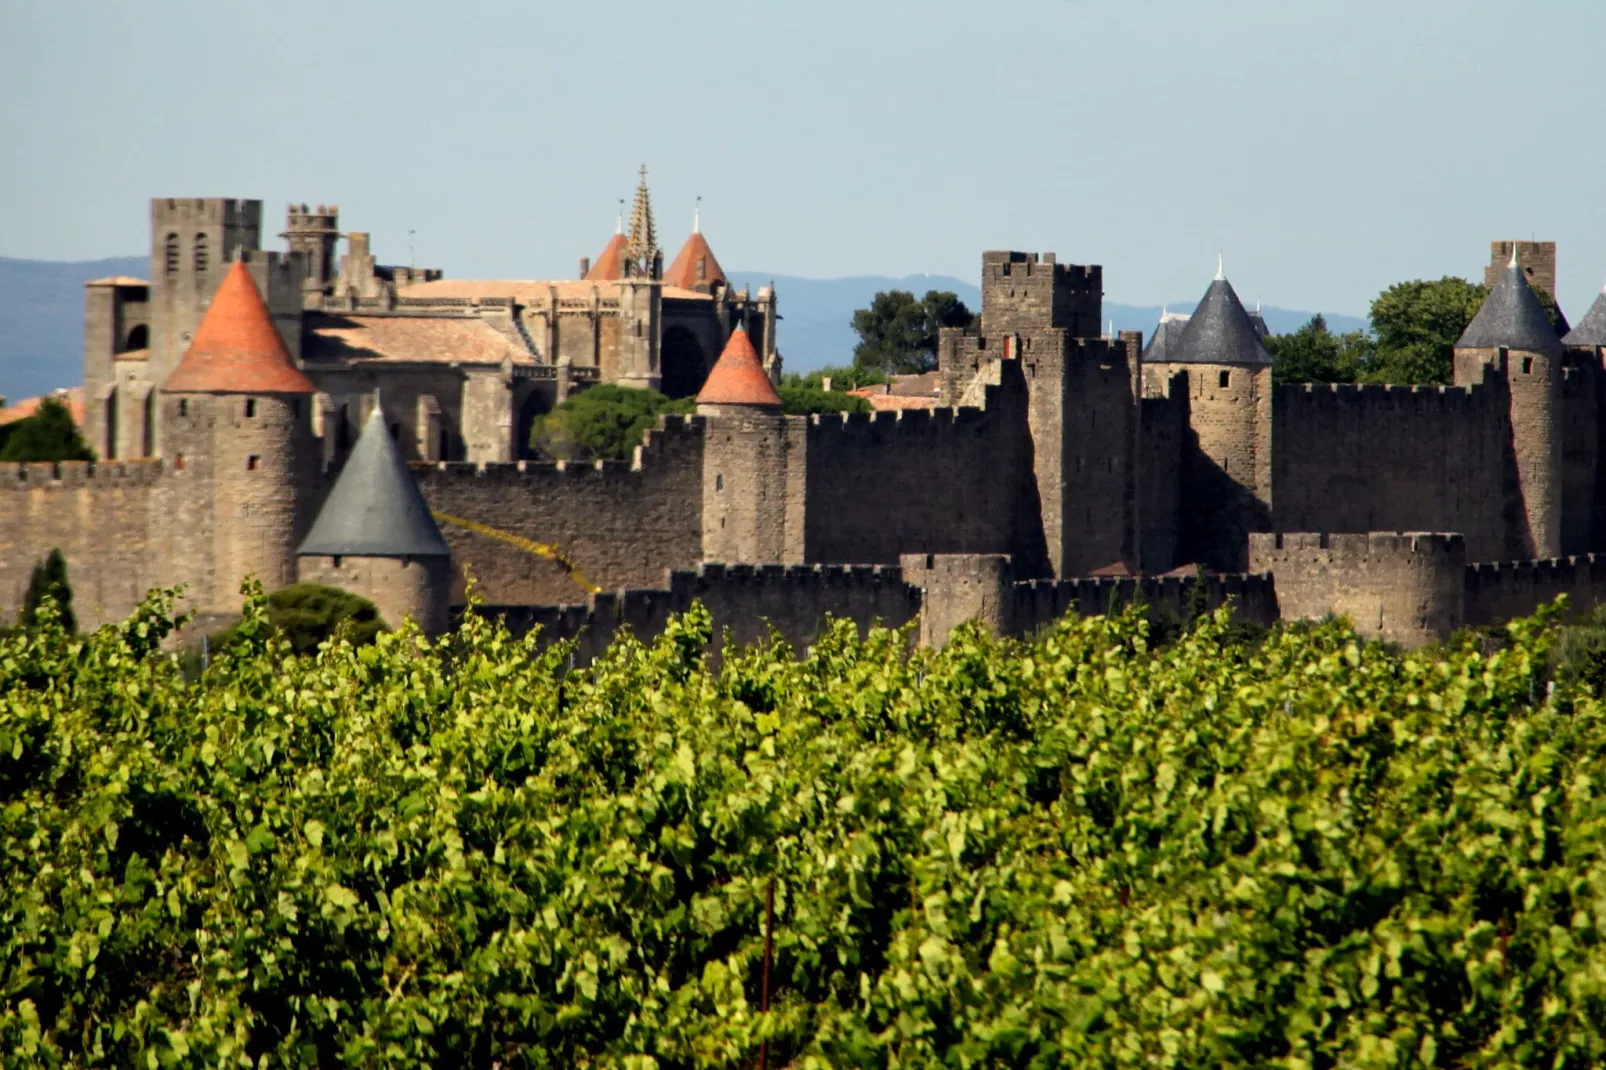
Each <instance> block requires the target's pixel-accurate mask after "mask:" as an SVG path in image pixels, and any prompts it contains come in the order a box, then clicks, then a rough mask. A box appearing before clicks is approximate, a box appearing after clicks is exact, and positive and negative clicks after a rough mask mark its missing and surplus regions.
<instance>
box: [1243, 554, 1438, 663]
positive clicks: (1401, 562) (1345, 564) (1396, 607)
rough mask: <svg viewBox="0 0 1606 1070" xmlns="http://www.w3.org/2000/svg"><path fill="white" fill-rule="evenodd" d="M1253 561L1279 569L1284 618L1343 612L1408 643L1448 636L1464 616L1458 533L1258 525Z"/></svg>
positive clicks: (1376, 633) (1375, 634)
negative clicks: (1262, 528)
mask: <svg viewBox="0 0 1606 1070" xmlns="http://www.w3.org/2000/svg"><path fill="white" fill-rule="evenodd" d="M1249 563H1250V568H1251V569H1252V570H1254V571H1256V572H1270V573H1272V574H1273V576H1274V577H1275V579H1276V587H1277V604H1278V607H1279V609H1280V612H1281V615H1282V618H1283V619H1284V620H1297V619H1300V618H1307V619H1319V618H1322V617H1326V616H1329V615H1338V616H1345V617H1348V618H1349V619H1350V621H1351V622H1352V623H1353V624H1354V626H1355V629H1356V631H1358V632H1360V633H1361V634H1362V635H1365V636H1368V637H1371V638H1377V639H1383V640H1386V641H1389V642H1395V643H1401V644H1404V645H1406V646H1421V645H1423V644H1425V643H1430V642H1433V641H1434V640H1437V639H1443V638H1445V637H1447V636H1448V635H1449V634H1450V633H1451V632H1453V631H1454V630H1455V629H1457V628H1459V627H1461V626H1462V624H1463V622H1464V620H1465V612H1464V608H1463V607H1464V597H1463V573H1464V571H1465V569H1466V541H1465V540H1464V539H1463V538H1462V537H1461V536H1460V535H1458V534H1442V533H1423V532H1404V533H1397V532H1381V531H1374V532H1362V533H1340V534H1321V533H1307V532H1300V533H1270V532H1265V533H1256V534H1252V535H1250V536H1249Z"/></svg>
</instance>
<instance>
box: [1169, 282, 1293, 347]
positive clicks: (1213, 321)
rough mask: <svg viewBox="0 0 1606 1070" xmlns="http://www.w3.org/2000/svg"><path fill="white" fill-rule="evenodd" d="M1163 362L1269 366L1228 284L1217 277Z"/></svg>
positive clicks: (1249, 323) (1250, 322) (1250, 325)
mask: <svg viewBox="0 0 1606 1070" xmlns="http://www.w3.org/2000/svg"><path fill="white" fill-rule="evenodd" d="M1168 348H1169V350H1170V351H1169V353H1168V354H1167V355H1166V359H1167V360H1170V361H1175V362H1177V363H1181V364H1270V363H1271V354H1270V353H1267V352H1266V347H1265V346H1263V345H1261V344H1260V332H1259V331H1257V330H1255V324H1254V322H1253V321H1252V320H1250V318H1249V313H1248V312H1246V311H1244V304H1243V302H1242V301H1240V300H1238V294H1237V293H1236V292H1235V291H1234V290H1233V288H1232V283H1230V282H1228V281H1227V280H1226V279H1224V278H1222V277H1221V276H1220V275H1217V276H1216V278H1215V281H1213V282H1212V283H1211V284H1210V289H1208V290H1206V291H1205V295H1204V299H1203V300H1201V301H1200V302H1199V307H1198V308H1196V309H1194V312H1193V316H1192V317H1191V318H1190V319H1189V320H1188V323H1187V326H1186V327H1184V328H1183V329H1182V334H1181V336H1180V337H1179V338H1177V340H1176V344H1175V345H1173V346H1170V347H1168Z"/></svg>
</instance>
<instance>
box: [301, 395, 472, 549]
mask: <svg viewBox="0 0 1606 1070" xmlns="http://www.w3.org/2000/svg"><path fill="white" fill-rule="evenodd" d="M296 552H297V553H298V554H302V555H304V556H312V555H318V556H325V557H446V556H448V555H449V554H450V553H451V551H450V550H448V549H447V546H446V540H445V539H443V538H441V530H440V528H438V527H436V526H435V518H434V517H433V516H431V515H430V512H429V506H428V505H426V504H425V503H424V495H423V492H422V491H420V490H419V489H418V484H417V483H416V482H415V481H414V480H413V475H412V473H411V472H409V471H408V470H407V464H406V462H405V461H403V460H402V458H401V453H400V452H398V451H397V449H396V443H395V442H394V441H392V440H391V437H390V428H388V427H386V426H385V415H384V411H383V409H381V408H380V405H379V400H378V398H375V399H374V408H373V411H372V412H370V413H369V414H368V422H367V423H366V424H364V425H363V429H362V434H361V435H360V436H359V437H358V439H357V445H356V446H355V447H353V448H352V451H351V456H350V457H348V458H347V459H346V466H345V467H344V468H342V469H341V470H340V477H339V478H338V479H336V480H335V485H334V489H332V490H331V491H330V492H329V497H328V498H327V499H326V500H325V501H324V503H323V508H322V509H320V510H318V519H317V520H315V521H313V522H312V530H311V531H310V532H308V533H307V537H306V539H305V541H303V542H302V544H301V548H300V549H299V550H297V551H296Z"/></svg>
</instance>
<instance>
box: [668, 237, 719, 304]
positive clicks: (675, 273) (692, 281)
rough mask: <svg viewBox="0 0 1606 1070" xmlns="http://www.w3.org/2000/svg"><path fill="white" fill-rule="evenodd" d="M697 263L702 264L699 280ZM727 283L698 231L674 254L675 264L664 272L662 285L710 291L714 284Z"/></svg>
mask: <svg viewBox="0 0 1606 1070" xmlns="http://www.w3.org/2000/svg"><path fill="white" fill-rule="evenodd" d="M698 261H702V264H703V272H702V277H701V278H698V276H697V263H698ZM729 281H730V280H728V279H726V278H725V270H724V269H723V268H721V267H720V266H719V261H718V260H715V259H714V250H712V249H710V248H709V247H708V239H707V238H705V237H703V233H702V231H700V230H694V231H692V235H691V237H689V238H687V239H686V244H685V245H682V246H681V247H680V252H678V253H676V254H675V262H674V263H673V264H670V265H669V270H668V271H666V272H664V285H665V286H678V287H680V288H681V289H682V290H696V289H699V288H701V289H705V290H706V289H712V288H713V285H714V283H716V282H729Z"/></svg>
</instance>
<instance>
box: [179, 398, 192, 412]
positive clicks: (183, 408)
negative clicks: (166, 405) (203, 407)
mask: <svg viewBox="0 0 1606 1070" xmlns="http://www.w3.org/2000/svg"><path fill="white" fill-rule="evenodd" d="M178 414H179V415H180V416H188V415H189V414H190V403H189V400H188V399H187V398H180V399H179V403H178Z"/></svg>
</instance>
